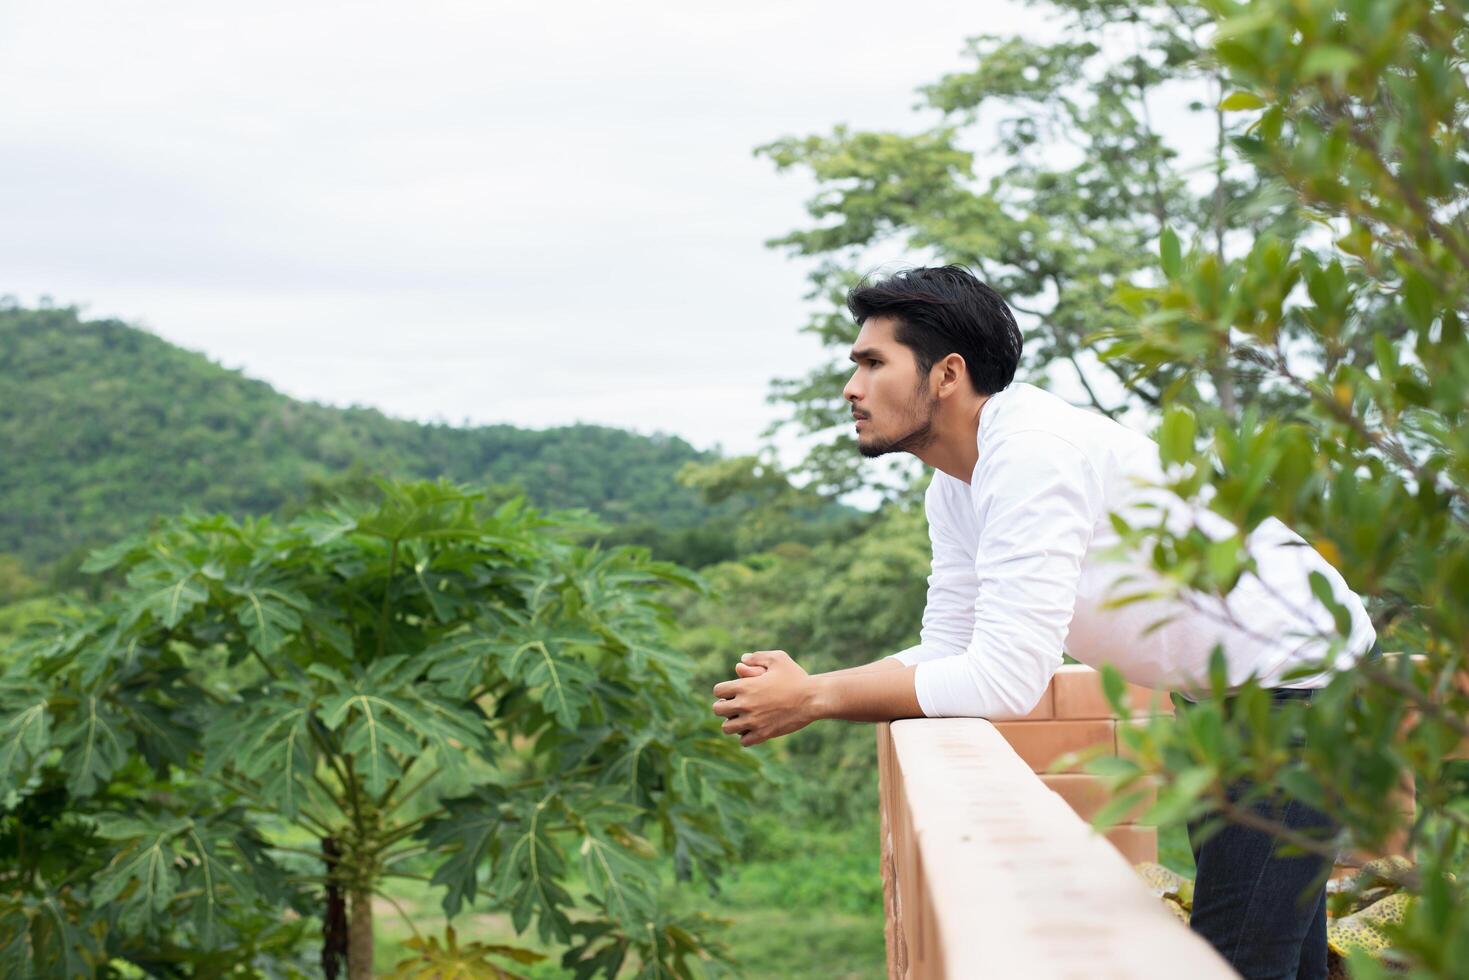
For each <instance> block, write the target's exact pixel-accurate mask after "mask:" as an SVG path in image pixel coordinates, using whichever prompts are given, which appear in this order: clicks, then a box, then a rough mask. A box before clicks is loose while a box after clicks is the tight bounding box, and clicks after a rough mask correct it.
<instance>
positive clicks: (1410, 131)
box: [1106, 0, 1469, 977]
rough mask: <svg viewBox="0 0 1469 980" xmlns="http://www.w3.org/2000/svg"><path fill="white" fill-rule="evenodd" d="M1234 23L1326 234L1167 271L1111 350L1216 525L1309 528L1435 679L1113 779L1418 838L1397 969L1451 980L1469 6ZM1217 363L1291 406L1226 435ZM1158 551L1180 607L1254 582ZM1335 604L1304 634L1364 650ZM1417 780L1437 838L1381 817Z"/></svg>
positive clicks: (1274, 172)
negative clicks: (1186, 595) (1264, 800)
mask: <svg viewBox="0 0 1469 980" xmlns="http://www.w3.org/2000/svg"><path fill="white" fill-rule="evenodd" d="M1210 8H1211V9H1212V10H1213V11H1214V12H1215V14H1216V16H1217V17H1218V31H1217V33H1216V35H1215V46H1214V47H1215V52H1216V55H1217V58H1218V60H1219V62H1220V63H1221V64H1222V65H1223V66H1224V68H1225V70H1226V71H1227V72H1228V75H1229V84H1230V88H1232V89H1234V90H1235V91H1236V92H1237V93H1239V94H1238V95H1236V96H1234V97H1232V98H1231V99H1229V100H1227V102H1226V107H1227V108H1229V109H1231V110H1240V111H1242V112H1244V113H1248V118H1247V121H1248V126H1247V128H1246V130H1245V132H1243V133H1241V134H1240V135H1239V137H1238V138H1237V140H1236V145H1237V147H1238V148H1239V150H1240V152H1241V153H1242V154H1243V155H1244V156H1245V157H1247V158H1248V159H1249V160H1250V161H1251V163H1252V164H1253V165H1254V166H1255V167H1257V168H1258V171H1259V173H1260V174H1261V175H1262V179H1264V180H1270V181H1274V182H1277V183H1279V184H1281V185H1283V186H1285V187H1287V188H1288V189H1289V190H1290V193H1291V195H1292V199H1293V207H1294V208H1295V209H1296V210H1297V211H1298V212H1299V214H1300V215H1301V216H1302V217H1303V218H1304V219H1306V221H1307V222H1308V223H1309V224H1308V225H1306V228H1308V229H1309V230H1308V231H1305V232H1304V233H1302V234H1296V235H1284V234H1280V235H1262V236H1259V237H1258V238H1257V239H1256V240H1255V241H1254V242H1253V244H1252V245H1251V246H1250V247H1249V248H1248V250H1247V251H1244V252H1243V253H1242V254H1223V253H1220V252H1219V251H1218V250H1210V249H1207V248H1205V247H1201V246H1198V245H1196V246H1195V247H1193V248H1190V249H1188V250H1186V251H1184V250H1180V251H1178V252H1177V253H1175V254H1173V255H1172V256H1171V257H1170V256H1169V255H1168V250H1167V249H1166V248H1165V255H1164V260H1163V273H1164V276H1163V280H1162V282H1161V284H1158V285H1154V286H1150V287H1148V288H1135V287H1134V288H1128V289H1125V290H1123V291H1122V292H1121V293H1120V296H1121V298H1122V301H1123V302H1125V303H1126V304H1127V305H1128V306H1129V307H1130V308H1131V309H1132V311H1133V312H1134V314H1135V316H1134V320H1133V322H1132V323H1130V324H1128V325H1126V326H1124V327H1122V328H1120V329H1117V330H1113V331H1108V332H1106V338H1107V342H1108V348H1107V350H1106V355H1107V356H1109V357H1112V358H1115V359H1118V361H1119V362H1122V361H1125V362H1127V363H1130V364H1134V365H1137V370H1138V371H1141V372H1143V373H1144V374H1145V375H1146V376H1150V377H1151V376H1154V375H1155V374H1156V373H1161V374H1163V375H1166V376H1167V377H1168V378H1170V379H1171V381H1170V388H1169V390H1168V392H1167V397H1166V401H1167V402H1169V403H1170V406H1172V405H1186V406H1187V408H1188V411H1187V412H1183V411H1181V410H1175V409H1174V408H1172V407H1170V411H1169V414H1168V416H1167V419H1166V421H1165V423H1164V429H1165V436H1166V438H1165V440H1164V443H1165V445H1164V449H1165V455H1166V456H1167V457H1168V461H1169V462H1171V463H1173V464H1175V469H1174V471H1173V476H1174V478H1175V479H1174V482H1173V484H1172V486H1173V488H1174V489H1175V490H1176V491H1178V492H1179V493H1181V494H1182V495H1184V496H1188V497H1198V498H1200V499H1207V500H1208V503H1209V506H1210V507H1212V509H1213V510H1214V511H1216V512H1217V513H1219V514H1222V515H1223V516H1225V517H1226V518H1228V519H1229V520H1230V521H1232V522H1233V523H1234V524H1235V525H1236V527H1237V528H1238V534H1237V536H1236V537H1235V539H1233V540H1234V541H1238V540H1241V539H1242V538H1243V535H1245V534H1247V533H1248V532H1249V531H1251V530H1252V529H1254V528H1255V527H1256V526H1258V524H1259V523H1260V522H1261V521H1262V520H1264V519H1265V518H1266V517H1269V516H1276V517H1279V518H1281V519H1282V520H1284V521H1285V522H1286V523H1288V524H1290V525H1291V526H1292V527H1294V528H1296V529H1297V530H1298V531H1300V532H1301V534H1302V535H1303V536H1304V537H1305V538H1306V540H1307V541H1308V542H1310V543H1311V544H1312V545H1313V546H1314V547H1315V548H1316V549H1317V550H1319V551H1320V552H1321V553H1322V554H1323V555H1325V556H1326V557H1327V558H1328V559H1330V560H1331V561H1332V563H1333V564H1335V565H1336V566H1337V567H1338V568H1339V569H1340V570H1341V571H1342V572H1343V574H1344V575H1345V576H1346V578H1347V580H1348V582H1349V584H1350V585H1351V586H1352V587H1353V588H1354V589H1355V590H1357V591H1358V592H1359V593H1361V594H1363V595H1365V596H1366V597H1368V599H1369V608H1370V611H1371V613H1372V616H1373V620H1374V623H1375V625H1376V626H1377V628H1378V632H1379V637H1380V639H1381V640H1382V642H1383V644H1384V646H1385V647H1386V648H1387V649H1388V650H1390V651H1391V650H1401V651H1405V652H1408V653H1413V654H1417V655H1420V659H1418V660H1416V661H1415V660H1410V659H1408V658H1406V657H1390V658H1388V659H1386V660H1384V661H1380V662H1375V663H1364V664H1362V665H1360V666H1358V667H1357V668H1355V669H1354V670H1352V671H1346V672H1342V673H1340V674H1338V675H1337V676H1336V677H1335V679H1334V680H1333V681H1332V683H1331V685H1330V687H1328V688H1327V689H1326V690H1325V691H1323V692H1321V694H1320V695H1319V696H1318V697H1317V699H1316V701H1315V703H1313V704H1312V706H1311V708H1310V710H1309V711H1306V712H1298V711H1295V710H1274V711H1272V710H1269V709H1268V708H1267V707H1266V704H1265V699H1264V695H1263V693H1262V692H1261V691H1259V690H1258V688H1256V687H1254V686H1253V685H1251V686H1249V687H1247V688H1246V689H1244V690H1242V691H1240V692H1238V694H1237V697H1238V703H1237V710H1236V711H1235V712H1234V714H1233V715H1232V716H1229V715H1226V714H1225V713H1223V712H1221V711H1220V710H1219V709H1218V708H1217V707H1215V706H1210V705H1200V706H1198V707H1197V708H1195V709H1193V710H1191V711H1189V712H1187V713H1181V714H1180V717H1179V720H1178V724H1177V726H1176V727H1174V728H1173V729H1169V728H1167V727H1165V726H1153V727H1150V728H1140V729H1135V730H1130V731H1129V737H1130V738H1131V740H1132V741H1134V742H1135V743H1136V744H1135V745H1134V753H1133V755H1134V756H1135V758H1136V760H1137V761H1136V763H1135V764H1131V765H1132V766H1133V771H1131V772H1121V771H1116V772H1114V773H1113V774H1114V776H1116V777H1117V779H1118V782H1119V783H1120V784H1126V783H1128V782H1130V780H1131V779H1132V778H1134V777H1135V776H1137V775H1140V774H1141V773H1142V772H1144V771H1147V770H1152V771H1156V772H1160V773H1163V774H1165V776H1166V778H1167V779H1168V780H1169V783H1170V785H1171V789H1169V790H1166V791H1165V792H1163V793H1160V796H1159V804H1158V805H1159V807H1163V806H1165V805H1167V806H1171V807H1173V808H1174V809H1175V810H1176V811H1178V812H1200V811H1202V810H1203V809H1205V808H1207V807H1208V806H1211V805H1216V804H1219V803H1220V802H1221V800H1222V787H1223V786H1225V785H1227V784H1228V783H1229V782H1230V781H1232V780H1233V779H1236V778H1238V777H1241V776H1249V777H1252V778H1254V779H1256V780H1257V781H1258V782H1259V784H1260V785H1262V786H1279V787H1281V788H1283V789H1285V790H1286V791H1287V792H1289V793H1290V794H1291V795H1293V796H1295V797H1297V798H1299V799H1302V800H1305V801H1307V802H1310V803H1313V804H1315V805H1317V806H1322V807H1324V808H1325V809H1327V810H1329V811H1330V812H1332V813H1334V814H1335V815H1337V816H1338V817H1339V818H1340V819H1342V821H1343V823H1344V825H1345V829H1344V832H1343V838H1344V839H1343V840H1342V841H1340V842H1338V841H1312V840H1294V841H1292V842H1291V843H1292V844H1293V845H1295V846H1300V847H1306V848H1316V849H1326V850H1329V849H1330V848H1331V847H1334V846H1335V845H1336V844H1337V843H1346V844H1347V845H1349V846H1363V847H1367V848H1376V847H1379V846H1381V845H1382V844H1383V843H1384V842H1385V841H1386V840H1388V839H1389V837H1390V835H1391V834H1393V832H1395V831H1398V830H1400V829H1407V830H1409V831H1410V832H1411V843H1412V846H1413V848H1414V849H1415V850H1416V854H1417V857H1418V868H1417V870H1416V871H1414V872H1413V873H1412V874H1411V875H1407V876H1405V877H1404V878H1403V879H1402V880H1401V881H1400V884H1402V885H1404V886H1406V888H1407V890H1408V892H1410V893H1411V894H1413V895H1414V896H1416V899H1415V901H1413V902H1412V903H1411V904H1410V905H1409V910H1408V912H1407V914H1406V916H1404V917H1403V919H1402V921H1401V922H1399V923H1394V924H1387V925H1384V926H1382V930H1383V932H1385V933H1386V934H1387V935H1389V936H1390V937H1391V939H1392V943H1393V947H1394V951H1393V956H1394V957H1395V958H1396V960H1398V961H1401V962H1402V963H1403V964H1406V965H1410V966H1412V967H1413V968H1415V969H1416V970H1417V971H1418V975H1422V976H1444V977H1447V976H1451V975H1453V974H1454V973H1455V971H1456V969H1457V968H1458V967H1457V964H1459V963H1462V962H1463V957H1464V956H1465V955H1466V950H1469V915H1466V913H1465V911H1464V910H1465V908H1466V907H1469V902H1466V900H1465V898H1466V896H1465V895H1464V887H1465V884H1464V883H1465V876H1464V872H1465V870H1466V868H1465V853H1466V844H1469V841H1466V840H1465V836H1464V833H1465V828H1466V826H1469V824H1466V814H1469V810H1466V803H1465V801H1466V796H1465V793H1464V786H1463V777H1462V773H1460V772H1458V771H1457V770H1456V768H1455V765H1454V764H1453V763H1450V762H1446V761H1445V758H1446V756H1447V755H1448V754H1449V753H1450V751H1451V750H1452V749H1454V747H1455V746H1456V745H1458V744H1459V743H1460V742H1461V740H1463V739H1464V738H1465V737H1466V736H1469V725H1466V723H1465V718H1466V717H1469V682H1466V677H1469V663H1466V661H1465V657H1466V651H1469V604H1466V602H1465V597H1466V596H1469V435H1466V433H1469V400H1466V397H1465V392H1466V391H1469V344H1466V342H1465V338H1464V326H1463V324H1464V317H1465V316H1466V315H1469V217H1466V215H1469V165H1466V163H1465V159H1466V153H1469V128H1466V125H1465V119H1466V117H1469V77H1466V72H1465V67H1464V66H1465V57H1466V53H1469V26H1466V25H1469V8H1466V6H1465V5H1464V3H1462V2H1460V0H1450V2H1447V3H1427V2H1423V0H1389V2H1372V3H1368V2H1349V3H1324V2H1321V3H1286V2H1283V0H1282V2H1261V3H1254V4H1250V5H1248V6H1244V5H1236V4H1233V3H1229V2H1217V3H1211V4H1210ZM1220 357H1225V358H1228V360H1229V361H1230V362H1232V363H1240V364H1249V365H1251V366H1252V369H1253V370H1254V371H1255V372H1256V377H1257V383H1258V387H1259V391H1260V392H1261V397H1262V399H1267V398H1269V399H1273V400H1272V401H1268V402H1265V401H1262V403H1261V405H1260V406H1258V407H1257V406H1252V408H1251V410H1249V411H1246V412H1244V413H1243V415H1242V416H1241V417H1231V416H1229V415H1228V414H1227V413H1224V412H1221V411H1220V410H1219V408H1218V407H1217V406H1216V405H1214V404H1212V401H1211V399H1210V398H1209V397H1208V392H1207V388H1206V387H1205V385H1204V384H1203V380H1204V379H1207V378H1208V377H1209V371H1210V367H1211V365H1212V364H1216V363H1217V362H1218V359H1219V358H1220ZM1267 404H1273V405H1275V406H1277V407H1278V406H1282V405H1288V406H1289V409H1288V410H1279V409H1278V408H1277V410H1275V411H1267V410H1265V408H1264V406H1265V405H1267ZM1186 419H1196V420H1197V427H1196V428H1195V425H1194V424H1193V423H1192V422H1187V421H1185V420H1186ZM1196 441H1197V443H1198V444H1197V445H1196ZM1134 531H1135V532H1136V536H1137V539H1138V540H1140V541H1143V542H1148V543H1150V544H1151V546H1152V548H1153V553H1154V555H1155V557H1156V559H1157V564H1158V566H1159V569H1160V571H1163V572H1164V573H1165V574H1167V575H1170V576H1172V577H1173V579H1174V580H1175V581H1176V582H1177V584H1178V585H1179V586H1180V587H1183V586H1188V587H1191V588H1197V589H1203V590H1205V591H1210V592H1215V593H1222V592H1225V591H1227V590H1228V589H1229V588H1231V587H1232V586H1233V585H1234V583H1235V581H1237V579H1238V578H1239V577H1240V576H1242V575H1246V574H1249V569H1248V568H1247V567H1244V566H1243V565H1242V564H1241V563H1239V562H1238V561H1237V560H1236V559H1235V558H1231V557H1230V556H1229V555H1227V554H1221V555H1211V554H1210V553H1209V549H1210V548H1211V547H1214V544H1213V543H1212V542H1210V540H1209V539H1208V538H1207V537H1206V536H1203V535H1202V534H1199V533H1197V531H1196V530H1193V531H1188V532H1183V533H1170V532H1169V531H1168V530H1167V529H1166V528H1161V527H1158V528H1154V527H1146V528H1136V529H1134ZM1232 549H1233V546H1232V545H1231V550H1232ZM1311 586H1312V591H1313V593H1314V595H1315V596H1316V598H1317V600H1318V601H1319V602H1320V603H1321V605H1323V606H1324V607H1325V609H1326V611H1327V612H1329V613H1330V616H1329V617H1328V621H1329V622H1330V624H1331V625H1330V626H1328V627H1319V626H1315V625H1313V624H1312V623H1311V622H1309V621H1308V620H1307V619H1306V617H1305V615H1304V614H1303V617H1302V623H1301V625H1302V632H1303V635H1306V634H1310V635H1319V636H1321V637H1322V638H1324V639H1326V640H1327V641H1328V642H1329V643H1330V644H1331V648H1332V649H1333V650H1334V651H1335V650H1339V649H1340V648H1341V646H1342V644H1343V643H1344V642H1345V633H1346V631H1347V628H1348V627H1349V625H1350V623H1349V621H1348V619H1347V617H1346V615H1345V610H1343V609H1341V608H1340V606H1339V605H1338V604H1337V603H1336V601H1335V599H1334V598H1333V597H1332V596H1331V595H1330V592H1329V590H1328V589H1327V588H1326V587H1325V582H1324V580H1321V579H1319V578H1318V579H1313V581H1312V582H1311ZM1300 739H1304V741H1305V746H1306V747H1305V750H1304V753H1303V755H1302V758H1301V759H1300V761H1298V762H1297V761H1291V758H1290V755H1291V753H1290V752H1289V747H1290V746H1291V745H1292V744H1294V743H1295V742H1296V741H1298V740H1300ZM1128 765H1129V764H1125V763H1124V764H1122V768H1126V767H1127V766H1128ZM1405 773H1411V775H1412V777H1413V778H1414V780H1415V781H1416V784H1417V791H1418V813H1417V815H1416V816H1414V815H1401V814H1397V813H1395V812H1393V810H1394V808H1392V807H1384V806H1383V805H1382V801H1383V800H1384V799H1386V798H1388V797H1389V795H1390V794H1391V792H1392V791H1393V789H1394V787H1395V786H1396V785H1398V784H1399V783H1400V781H1401V780H1402V779H1403V777H1404V774H1405ZM1404 825H1406V827H1405V826H1404ZM1355 968H1356V967H1355V966H1354V969H1355ZM1363 969H1370V968H1369V967H1365V966H1364V967H1363Z"/></svg>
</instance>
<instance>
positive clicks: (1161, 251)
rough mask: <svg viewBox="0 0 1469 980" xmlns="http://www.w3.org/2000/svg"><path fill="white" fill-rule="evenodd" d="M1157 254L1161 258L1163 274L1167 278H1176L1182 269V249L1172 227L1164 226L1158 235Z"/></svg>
mask: <svg viewBox="0 0 1469 980" xmlns="http://www.w3.org/2000/svg"><path fill="white" fill-rule="evenodd" d="M1158 255H1159V257H1160V258H1161V259H1162V260H1163V275H1165V276H1167V277H1168V278H1169V279H1177V278H1178V275H1179V273H1180V272H1182V271H1183V249H1182V247H1181V246H1180V245H1179V243H1178V235H1177V234H1175V233H1174V231H1173V229H1172V228H1164V229H1163V234H1162V235H1161V236H1159V239H1158Z"/></svg>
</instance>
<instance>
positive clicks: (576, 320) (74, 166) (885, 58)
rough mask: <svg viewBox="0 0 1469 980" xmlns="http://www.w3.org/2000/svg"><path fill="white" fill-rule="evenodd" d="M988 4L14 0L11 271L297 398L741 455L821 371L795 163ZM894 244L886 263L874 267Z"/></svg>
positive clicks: (30, 291)
mask: <svg viewBox="0 0 1469 980" xmlns="http://www.w3.org/2000/svg"><path fill="white" fill-rule="evenodd" d="M1026 17H1027V15H1026V14H1025V13H1024V12H1023V11H1020V12H1017V10H1016V8H1015V7H1014V5H1012V4H1010V3H1001V4H995V3H991V4H985V5H976V4H973V3H960V2H952V0H912V2H909V3H906V4H903V5H902V6H901V7H897V8H895V7H892V6H891V5H887V4H883V5H877V4H872V5H869V6H867V7H866V8H865V9H864V8H862V7H860V6H854V5H853V4H851V3H840V2H833V0H818V2H801V3H789V2H771V0H760V2H754V3H744V4H713V3H675V2H662V3H655V2H648V0H643V2H625V3H621V4H605V3H590V2H580V3H563V4H557V5H546V4H531V3H470V2H419V3H412V4H410V3H397V4H386V3H377V4H371V3H362V2H352V3H320V2H318V3H309V2H308V3H303V2H291V3H276V2H256V3H252V4H249V5H238V4H231V5H224V4H215V3H199V2H197V0H195V2H190V3H175V2H131V3H127V2H116V0H111V2H91V3H67V4H48V3H39V2H22V3H18V4H17V3H11V4H9V5H7V6H6V7H5V8H4V9H3V10H0V87H3V89H4V90H5V91H7V92H9V93H11V94H12V97H11V98H8V99H6V100H5V101H4V102H3V103H0V220H3V223H4V228H5V234H4V235H3V236H0V268H4V269H5V270H6V274H5V278H4V279H3V280H0V292H10V293H15V294H17V295H19V296H21V297H22V299H25V300H31V299H34V298H35V297H36V296H38V295H41V294H48V295H51V296H53V297H54V298H55V299H56V300H57V301H58V302H64V303H81V304H84V305H86V306H87V308H88V310H89V311H90V312H91V313H92V314H93V315H107V316H118V317H121V318H124V319H127V320H130V321H134V322H140V323H142V324H144V325H146V326H147V327H148V328H149V329H152V330H154V331H155V332H157V333H159V334H160V335H162V336H164V337H166V338H168V339H170V340H172V341H175V342H177V343H180V344H182V345H183V346H186V347H189V348H192V349H197V350H203V351H205V352H206V353H208V354H210V355H211V356H213V357H215V358H216V359H218V360H221V361H223V362H224V363H225V364H228V365H230V366H233V367H243V368H244V369H245V370H246V371H247V372H248V373H249V374H251V375H253V376H256V377H260V378H263V379H265V380H267V381H270V382H271V383H273V384H276V385H277V386H278V387H280V388H282V389H283V390H285V391H287V392H288V393H290V394H292V395H296V396H300V397H307V398H314V399H318V400H323V401H326V402H330V403H337V404H347V403H354V402H356V403H367V404H372V405H374V406H377V407H380V408H382V409H384V410H385V411H388V412H390V413H392V414H396V415H403V416H410V417H416V418H424V419H431V418H441V419H447V420H451V421H454V422H458V421H461V420H464V419H470V420H473V421H479V422H498V421H507V422H513V423H516V424H520V425H528V426H542V425H554V424H560V423H564V422H569V421H574V420H579V419H580V420H586V421H595V422H601V423H606V424H611V425H619V426H626V427H630V428H634V429H637V430H640V431H652V430H655V429H656V430H663V431H671V432H676V433H678V434H680V435H682V436H684V437H685V438H688V439H689V440H690V441H692V442H694V443H695V444H697V445H700V446H709V445H712V444H714V443H716V442H719V443H722V444H723V445H724V446H725V447H726V448H727V449H730V450H735V451H747V450H749V449H752V448H753V447H754V446H755V445H756V443H757V441H758V439H757V436H758V433H759V432H760V430H761V429H763V428H764V427H765V425H766V424H767V423H768V422H769V421H770V419H771V418H772V417H773V415H774V414H775V412H776V409H774V408H772V407H771V406H767V405H766V404H765V400H764V395H765V391H766V385H767V382H768V381H769V379H770V378H772V377H774V376H778V375H789V374H791V373H795V372H799V371H801V370H804V369H805V368H806V367H809V366H812V365H814V364H815V363H816V362H817V361H818V359H819V355H818V351H817V349H816V347H815V345H814V343H813V342H812V341H810V340H809V339H807V338H804V337H802V336H800V335H799V334H798V333H797V328H798V327H799V325H800V324H801V323H802V322H803V321H804V318H805V307H804V303H803V301H802V299H801V297H802V295H803V293H804V291H805V285H804V281H803V272H804V266H802V265H801V264H799V263H794V262H791V261H788V260H787V259H786V258H784V257H783V256H781V255H779V254H776V253H773V252H770V251H768V250H767V249H765V248H764V247H763V245H762V242H763V241H764V240H765V239H766V238H769V237H773V236H775V235H778V234H780V233H782V232H784V231H786V230H788V229H790V228H792V227H797V226H800V225H802V224H803V223H804V222H805V221H806V218H805V215H804V212H803V210H802V208H801V204H802V201H803V199H804V198H805V197H806V196H807V195H808V194H809V193H810V191H811V186H810V184H809V183H808V182H807V181H806V180H805V179H804V178H802V177H800V176H798V175H785V176H781V175H777V174H776V173H775V172H774V170H773V168H772V166H771V165H770V163H769V162H768V161H766V160H763V159H756V158H755V157H753V155H752V152H751V150H752V148H753V147H754V146H755V145H757V144H760V143H764V142H768V141H770V140H772V139H775V138H778V137H780V136H782V135H786V134H805V133H808V132H821V131H826V130H828V129H829V128H830V127H831V126H832V125H833V124H835V123H838V122H843V121H845V122H850V123H852V124H853V125H857V126H863V127H873V128H907V127H911V126H912V125H913V124H914V122H915V118H914V116H913V115H912V113H911V106H912V105H913V103H914V102H915V101H916V97H915V95H914V89H915V87H916V86H918V85H920V84H923V83H926V82H929V81H932V80H934V79H936V78H937V77H938V76H939V75H941V74H942V73H943V72H944V71H947V70H952V69H954V68H957V67H959V66H960V65H961V60H960V51H961V48H962V45H963V41H964V38H965V37H966V36H967V35H969V34H974V33H978V32H981V31H1011V30H1016V29H1019V28H1021V27H1023V26H1025V22H1026ZM896 257H897V256H893V258H896Z"/></svg>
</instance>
